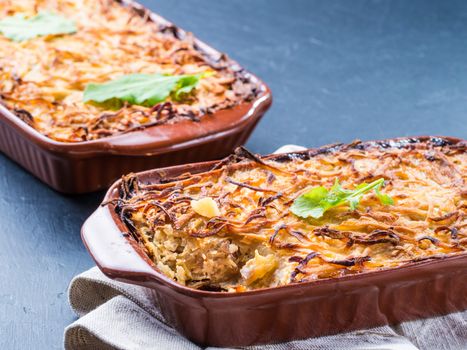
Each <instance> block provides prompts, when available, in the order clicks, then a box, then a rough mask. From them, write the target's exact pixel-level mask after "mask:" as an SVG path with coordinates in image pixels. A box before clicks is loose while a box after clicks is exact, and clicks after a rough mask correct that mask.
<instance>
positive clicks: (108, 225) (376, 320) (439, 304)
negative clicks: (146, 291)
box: [81, 137, 467, 346]
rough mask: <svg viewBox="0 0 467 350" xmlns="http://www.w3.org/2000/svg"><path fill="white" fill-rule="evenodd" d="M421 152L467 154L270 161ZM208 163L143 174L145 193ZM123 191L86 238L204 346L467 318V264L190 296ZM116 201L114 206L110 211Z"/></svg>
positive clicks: (115, 273)
mask: <svg viewBox="0 0 467 350" xmlns="http://www.w3.org/2000/svg"><path fill="white" fill-rule="evenodd" d="M420 142H431V143H433V144H435V145H448V144H449V145H453V146H456V147H457V146H459V147H465V142H466V141H465V140H460V139H455V138H445V137H419V138H402V139H392V140H384V141H372V142H367V143H361V142H357V143H353V144H350V145H332V146H327V147H322V148H319V149H311V150H306V151H303V152H294V153H290V154H285V155H272V156H269V157H271V158H270V159H276V160H278V159H281V160H285V161H287V159H291V158H294V157H300V156H307V157H313V156H315V155H319V154H322V153H326V152H333V151H335V150H339V149H341V147H346V148H347V149H349V148H355V149H358V148H359V147H363V148H364V147H365V146H366V145H376V146H378V147H381V148H382V149H384V148H387V147H412V146H413V145H416V144H417V143H420ZM216 164H218V163H217V162H204V163H198V164H189V165H182V166H175V167H170V168H164V169H159V170H150V171H145V172H142V173H139V174H137V176H138V178H139V179H140V181H142V182H143V183H160V182H161V181H163V180H164V179H167V178H174V177H176V176H179V175H181V174H184V173H187V172H189V173H192V174H196V173H200V172H203V171H207V170H209V169H212V168H213V166H215V165H216ZM120 185H121V181H117V182H116V183H114V184H113V185H112V187H111V188H110V189H109V191H108V192H107V195H106V197H105V199H104V202H103V203H106V204H104V205H103V206H101V207H99V208H98V209H97V210H96V211H95V212H94V213H93V214H92V215H91V217H90V218H89V219H88V220H87V221H86V222H85V224H84V225H83V227H82V230H81V235H82V239H83V242H84V243H85V246H86V247H87V249H88V250H89V252H90V254H91V255H92V257H93V259H94V260H95V261H96V263H97V265H98V266H99V268H100V269H101V270H102V271H103V273H104V274H106V275H107V276H108V277H110V278H113V279H116V280H119V281H124V282H128V283H133V284H138V285H142V286H145V287H148V288H150V289H151V290H152V292H153V295H154V302H155V303H157V305H159V306H160V308H161V311H162V313H163V315H164V317H165V318H166V320H167V321H168V322H169V323H170V324H171V325H172V326H173V327H174V328H175V329H177V330H178V331H179V332H180V333H181V334H183V335H184V336H185V337H187V338H188V339H190V340H192V341H193V342H195V343H197V344H200V345H204V346H207V345H210V346H246V345H252V344H265V343H274V342H282V341H288V340H293V339H303V338H307V337H316V336H322V335H328V334H335V333H338V332H345V331H350V330H356V329H363V328H369V327H375V326H379V325H384V324H396V323H400V322H402V321H407V320H413V319H417V318H424V317H429V316H434V315H442V314H446V313H449V312H453V311H458V310H463V309H465V308H467V298H466V297H465V293H464V291H465V290H466V288H467V278H466V277H467V255H466V254H465V253H460V254H458V255H453V256H448V257H442V258H440V257H433V258H430V259H427V260H423V261H416V262H410V263H408V264H406V265H403V266H400V267H397V268H393V269H387V270H380V271H369V272H362V273H360V274H355V275H345V276H342V277H338V278H329V279H323V280H315V281H308V282H302V283H294V284H288V285H285V286H280V287H274V288H263V289H257V290H252V291H246V292H243V293H226V292H213V291H203V290H197V289H192V288H188V287H185V286H183V285H181V284H179V283H177V282H175V281H174V280H172V279H170V278H168V277H167V276H165V275H164V274H162V273H161V272H159V271H158V269H157V268H156V267H155V266H154V263H153V262H152V260H151V259H150V258H149V257H148V256H147V254H146V253H145V250H144V249H143V248H142V246H141V245H140V244H139V243H138V242H136V241H135V239H134V238H133V236H132V235H131V234H130V233H129V232H128V228H127V226H126V224H125V223H124V222H122V221H121V219H120V217H119V215H117V214H116V212H115V205H114V204H112V203H115V201H114V202H112V200H115V199H118V198H119V188H120ZM109 201H110V202H109Z"/></svg>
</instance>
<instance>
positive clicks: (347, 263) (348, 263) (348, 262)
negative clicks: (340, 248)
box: [323, 256, 371, 267]
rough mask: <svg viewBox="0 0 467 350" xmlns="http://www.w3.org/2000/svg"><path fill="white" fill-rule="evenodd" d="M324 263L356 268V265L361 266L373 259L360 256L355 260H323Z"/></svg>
mask: <svg viewBox="0 0 467 350" xmlns="http://www.w3.org/2000/svg"><path fill="white" fill-rule="evenodd" d="M323 260H324V261H326V262H328V263H331V264H335V265H342V266H346V267H350V266H355V265H361V264H363V263H364V262H366V261H370V260H371V257H369V256H359V257H355V258H348V259H343V260H333V259H329V260H328V259H323Z"/></svg>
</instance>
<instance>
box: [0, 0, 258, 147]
mask: <svg viewBox="0 0 467 350" xmlns="http://www.w3.org/2000/svg"><path fill="white" fill-rule="evenodd" d="M0 3H1V5H0V20H1V19H3V18H5V17H7V16H13V15H16V14H22V15H25V16H28V17H29V16H35V15H37V13H38V12H40V11H51V12H54V13H57V14H59V15H61V16H64V17H66V18H68V19H70V20H73V21H74V22H75V24H76V25H77V28H78V31H77V33H75V34H64V35H48V36H43V37H37V38H34V39H30V40H27V41H24V42H14V41H12V40H9V39H8V38H6V37H4V36H2V35H1V34H0V103H3V104H4V105H5V106H6V107H7V108H9V109H10V110H11V111H12V112H13V113H14V114H16V115H17V116H18V117H19V118H21V119H22V120H23V121H25V122H26V123H28V124H29V125H31V126H32V127H34V128H35V129H37V130H38V131H39V132H41V133H42V134H44V135H46V136H48V137H50V138H52V139H54V140H57V141H62V142H80V141H87V140H95V139H99V138H103V137H107V136H111V135H115V134H119V133H123V132H128V131H130V130H134V129H139V128H142V127H144V126H149V125H160V124H166V123H176V122H178V121H180V120H187V119H188V120H192V121H193V122H196V121H198V120H199V118H200V117H202V116H203V115H206V114H209V113H212V112H215V111H218V110H221V109H226V108H230V107H233V106H235V105H237V104H240V103H243V102H246V101H250V100H251V99H252V98H254V97H255V95H256V93H257V86H256V84H255V83H253V82H252V81H251V80H250V78H249V76H248V74H247V73H246V72H244V71H243V70H242V69H241V68H239V67H238V66H237V65H235V64H234V63H233V62H232V61H230V60H229V59H228V58H227V57H226V56H225V55H219V57H210V56H209V55H208V54H206V53H205V52H203V51H202V50H200V49H199V48H197V47H196V44H195V43H194V41H193V37H192V36H191V35H190V34H188V35H187V36H186V37H185V38H182V39H180V38H178V32H177V29H176V28H175V27H173V26H167V25H165V24H158V23H155V22H152V21H150V20H149V19H148V15H147V14H146V15H145V14H141V13H138V12H137V11H136V10H133V9H131V8H129V7H125V6H123V5H121V4H120V3H118V2H116V1H113V0H1V1H0ZM207 71H209V72H214V73H215V74H213V75H212V76H208V77H205V78H203V79H201V81H200V83H199V85H198V87H197V88H196V89H195V90H194V92H192V93H191V94H190V95H189V96H185V97H184V99H183V100H182V101H172V100H171V99H170V98H169V99H168V100H167V101H166V103H164V104H159V105H156V106H155V107H153V108H146V107H140V106H128V105H126V106H124V107H123V108H121V109H119V110H116V111H115V110H105V109H103V108H101V107H96V106H93V105H91V104H84V103H83V102H82V98H83V90H84V88H85V86H86V85H87V84H89V83H104V82H107V81H109V80H113V79H116V78H118V77H120V76H122V75H126V74H133V73H163V74H173V75H179V74H195V73H202V72H207Z"/></svg>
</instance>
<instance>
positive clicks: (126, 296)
mask: <svg viewBox="0 0 467 350" xmlns="http://www.w3.org/2000/svg"><path fill="white" fill-rule="evenodd" d="M301 149H303V147H300V146H293V145H287V146H284V147H281V148H280V149H278V150H277V151H276V153H282V152H290V151H298V150H301ZM460 292H463V291H460ZM68 293H69V302H70V305H71V308H72V309H73V311H74V312H75V313H76V314H77V315H78V317H79V319H78V320H76V321H75V322H74V323H72V324H71V325H69V326H68V327H67V328H66V329H65V335H64V345H65V349H67V350H68V349H69V350H79V349H99V350H100V349H103V350H106V349H121V350H130V349H131V350H133V349H171V350H189V349H201V348H200V347H198V346H197V345H196V344H193V343H192V342H190V341H189V340H187V339H185V338H184V337H182V336H181V335H179V334H178V333H177V332H176V331H175V330H174V329H173V328H171V327H170V325H168V324H167V323H166V321H165V320H164V317H163V316H162V315H161V313H160V312H159V307H158V305H157V304H155V303H154V300H153V297H152V294H151V292H150V290H148V289H147V288H145V287H140V286H135V285H132V284H126V283H121V282H117V281H114V280H111V279H109V278H107V277H106V276H104V275H103V274H102V273H101V272H100V270H99V269H98V268H97V267H93V268H92V269H90V270H88V271H86V272H83V273H82V274H80V275H78V276H76V277H75V278H74V279H73V280H72V281H71V283H70V287H69V291H68ZM209 349H214V348H209ZM245 349H251V350H253V349H266V350H286V349H287V350H288V349H291V350H292V349H307V350H314V349H316V350H318V349H319V350H335V349H346V350H353V349H355V350H356V349H362V350H373V349H374V350H377V349H378V350H416V349H420V350H425V349H426V350H431V349H433V350H434V349H436V350H443V349H446V350H462V349H467V311H464V312H458V313H453V314H450V315H447V316H443V317H435V318H430V319H424V320H417V321H412V322H405V323H402V324H400V325H397V326H393V327H391V326H383V327H377V328H372V329H368V330H362V331H355V332H350V333H344V334H338V335H334V336H326V337H320V338H312V339H306V340H299V341H292V342H287V343H282V344H275V345H265V346H251V347H246V348H245Z"/></svg>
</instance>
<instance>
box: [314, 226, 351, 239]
mask: <svg viewBox="0 0 467 350" xmlns="http://www.w3.org/2000/svg"><path fill="white" fill-rule="evenodd" d="M313 233H314V234H315V235H316V236H321V237H323V236H324V237H329V238H333V239H342V238H344V234H343V233H342V232H341V231H338V230H333V229H331V228H329V227H328V226H324V227H320V228H317V229H314V230H313Z"/></svg>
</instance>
